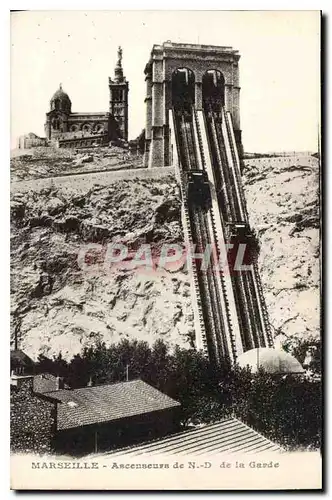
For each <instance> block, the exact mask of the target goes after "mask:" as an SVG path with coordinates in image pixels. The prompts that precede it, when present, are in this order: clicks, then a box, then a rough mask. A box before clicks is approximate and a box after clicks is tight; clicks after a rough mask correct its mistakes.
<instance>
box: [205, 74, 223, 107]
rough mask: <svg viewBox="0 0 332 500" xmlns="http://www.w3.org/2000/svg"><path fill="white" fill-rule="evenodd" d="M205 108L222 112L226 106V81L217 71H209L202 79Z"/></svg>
mask: <svg viewBox="0 0 332 500" xmlns="http://www.w3.org/2000/svg"><path fill="white" fill-rule="evenodd" d="M202 84H203V85H202V87H203V89H202V93H203V104H204V107H205V108H206V107H212V108H213V109H214V110H220V108H221V106H224V105H225V79H224V76H223V74H222V73H221V72H220V71H219V70H217V69H209V70H208V71H207V72H206V73H205V74H204V75H203V79H202Z"/></svg>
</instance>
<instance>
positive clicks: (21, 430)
mask: <svg viewBox="0 0 332 500" xmlns="http://www.w3.org/2000/svg"><path fill="white" fill-rule="evenodd" d="M32 384H33V377H29V378H26V379H24V380H21V381H20V385H19V386H18V387H13V386H12V387H11V389H10V441H11V451H12V452H27V453H48V452H50V451H52V448H53V441H54V436H55V431H56V403H55V402H51V401H49V400H47V399H46V398H43V397H40V396H37V395H36V394H35V393H34V392H33V390H32Z"/></svg>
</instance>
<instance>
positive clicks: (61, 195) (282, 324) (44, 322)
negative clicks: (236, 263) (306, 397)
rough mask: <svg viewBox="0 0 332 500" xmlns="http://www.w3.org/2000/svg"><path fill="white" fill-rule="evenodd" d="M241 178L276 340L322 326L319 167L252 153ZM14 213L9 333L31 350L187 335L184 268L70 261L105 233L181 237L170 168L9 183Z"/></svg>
mask: <svg viewBox="0 0 332 500" xmlns="http://www.w3.org/2000/svg"><path fill="white" fill-rule="evenodd" d="M15 161H16V165H18V164H19V163H18V160H17V159H16V160H15ZM29 162H30V163H32V165H34V163H33V161H32V160H31V161H30V160H29ZM13 167H14V168H15V165H13ZM17 168H18V167H17ZM19 169H21V170H19V172H22V166H21V164H19ZM63 169H64V167H63V168H57V171H59V170H60V171H63ZM34 172H35V170H34ZM16 179H17V177H16ZM244 184H245V189H246V196H247V202H248V209H249V212H250V218H251V223H252V225H253V226H254V227H255V228H256V230H257V232H258V234H259V237H260V239H261V255H260V268H261V274H262V281H263V285H264V289H265V295H266V301H267V305H268V309H269V313H270V319H271V323H272V324H273V327H274V331H275V335H276V337H277V339H279V340H281V341H282V342H285V341H292V339H294V338H295V339H297V338H300V337H305V338H309V337H310V338H311V337H317V336H318V335H319V313H318V308H319V289H318V286H319V260H318V257H319V213H318V208H319V207H318V197H317V190H318V166H317V165H311V166H307V165H306V163H305V162H304V164H303V165H300V164H298V163H296V164H294V165H293V164H291V163H289V162H285V161H281V162H280V163H278V164H273V165H272V166H271V165H269V164H267V163H264V159H261V160H260V161H259V162H257V160H256V164H255V165H252V164H251V165H247V167H246V168H245V171H244ZM11 215H12V219H11V223H12V224H11V225H12V229H11V255H12V260H11V267H12V269H11V273H12V339H13V338H14V336H15V335H17V338H18V340H19V345H20V348H21V349H22V350H24V351H25V352H26V353H27V354H28V355H29V356H31V357H33V358H36V357H37V356H38V354H39V353H43V354H45V355H48V356H51V355H57V354H58V353H59V352H60V351H61V352H62V355H63V356H64V357H66V358H68V357H71V356H72V355H73V354H75V353H77V352H79V351H80V350H81V349H82V347H83V346H85V345H89V344H91V343H94V342H95V341H96V340H97V339H102V340H105V342H106V343H109V342H113V341H117V340H119V339H120V338H122V337H124V336H127V337H137V338H139V339H144V340H147V341H148V342H149V343H152V342H153V341H154V340H155V339H157V338H163V339H164V340H167V341H169V342H171V343H173V344H174V343H177V344H180V345H182V346H189V345H191V343H192V339H193V334H194V332H193V313H192V308H191V298H190V285H189V279H188V275H187V274H186V273H185V272H184V271H183V270H181V271H177V272H164V273H160V274H158V273H157V274H156V273H152V274H147V273H142V272H138V271H137V269H134V270H122V271H119V272H116V273H112V272H106V273H105V272H103V271H101V272H97V273H96V272H94V273H89V272H83V271H82V269H80V267H79V265H78V263H77V255H78V252H79V250H80V249H82V247H84V246H85V245H86V244H88V243H97V244H99V245H102V247H103V248H104V247H105V248H106V245H107V243H109V242H111V241H122V242H126V243H127V244H129V245H131V246H133V247H137V245H139V244H140V243H145V242H149V243H152V244H153V245H154V246H155V248H157V249H158V248H159V247H160V245H161V243H165V242H169V243H171V242H177V243H182V242H183V235H182V229H181V223H180V196H179V190H178V186H177V184H176V181H175V180H174V178H172V177H169V178H165V179H159V180H158V179H154V180H148V179H146V180H137V179H135V178H133V179H132V180H126V181H121V180H120V181H116V182H114V183H112V184H110V185H109V186H107V187H102V186H97V185H95V186H93V187H91V188H86V190H85V191H82V189H81V190H80V191H79V192H78V191H77V190H75V177H73V182H72V185H71V186H70V188H68V183H67V184H66V187H63V188H61V186H59V185H57V187H54V186H53V187H52V186H51V187H49V188H45V189H41V190H39V191H38V192H37V191H34V190H30V191H24V192H23V191H22V192H20V191H19V189H17V187H16V189H15V193H13V195H12V201H11Z"/></svg>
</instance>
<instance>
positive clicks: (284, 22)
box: [11, 10, 320, 152]
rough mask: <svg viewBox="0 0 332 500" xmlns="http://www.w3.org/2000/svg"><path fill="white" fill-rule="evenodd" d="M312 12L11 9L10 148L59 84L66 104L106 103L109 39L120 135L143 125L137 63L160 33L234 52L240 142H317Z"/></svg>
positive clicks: (281, 147)
mask: <svg viewBox="0 0 332 500" xmlns="http://www.w3.org/2000/svg"><path fill="white" fill-rule="evenodd" d="M319 23H320V18H319V11H210V12H209V11H122V12H119V11H91V10H90V11H63V10H60V11H25V12H12V13H11V147H15V146H16V141H17V137H18V136H19V135H22V134H25V133H29V132H34V133H36V134H38V135H41V136H44V122H45V113H46V112H47V111H48V110H49V101H50V99H51V97H52V95H53V93H54V92H55V91H56V90H57V88H58V87H59V84H60V83H62V87H63V89H64V91H65V92H67V93H68V95H69V97H70V99H71V101H72V111H73V112H86V111H90V112H91V111H108V106H109V89H108V77H109V76H111V77H113V75H114V67H115V63H116V60H117V47H118V46H119V45H121V46H122V48H123V61H122V63H123V69H124V74H125V76H126V78H127V80H128V81H129V89H130V90H129V138H130V139H133V138H135V137H137V135H138V134H139V133H140V132H141V130H142V129H143V128H144V125H145V104H144V98H145V82H144V67H145V64H146V63H147V61H148V59H149V56H150V52H151V49H152V46H153V45H154V44H162V43H163V42H164V41H167V40H171V41H172V42H185V43H201V44H207V45H227V46H232V47H233V48H235V49H238V50H239V51H240V54H241V59H240V86H241V95H240V111H241V128H242V134H243V136H242V138H243V144H244V149H245V151H250V152H267V151H307V150H309V151H317V149H318V145H317V142H318V131H319V120H320V114H319V113H320V31H319V30H320V26H319Z"/></svg>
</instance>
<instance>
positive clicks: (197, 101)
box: [195, 82, 203, 111]
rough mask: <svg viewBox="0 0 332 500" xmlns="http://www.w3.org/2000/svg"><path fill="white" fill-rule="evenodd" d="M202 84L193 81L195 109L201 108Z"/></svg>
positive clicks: (199, 109)
mask: <svg viewBox="0 0 332 500" xmlns="http://www.w3.org/2000/svg"><path fill="white" fill-rule="evenodd" d="M202 94H203V85H202V82H195V108H196V109H197V111H202V109H203V96H202Z"/></svg>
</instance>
